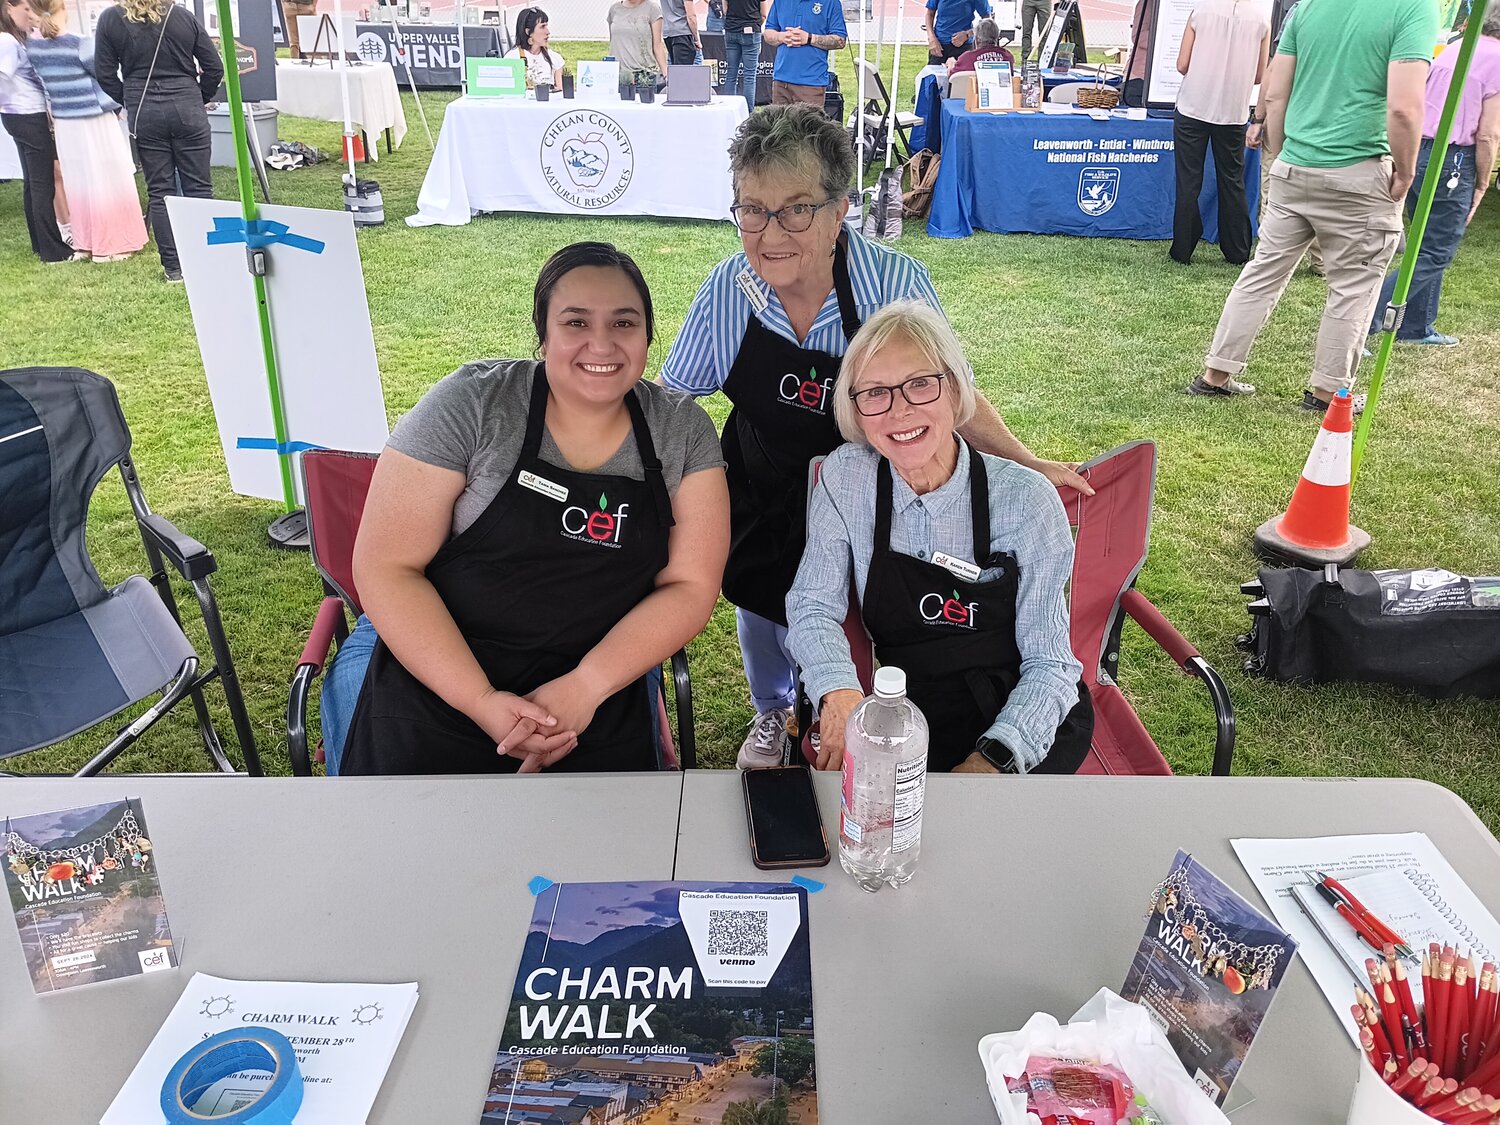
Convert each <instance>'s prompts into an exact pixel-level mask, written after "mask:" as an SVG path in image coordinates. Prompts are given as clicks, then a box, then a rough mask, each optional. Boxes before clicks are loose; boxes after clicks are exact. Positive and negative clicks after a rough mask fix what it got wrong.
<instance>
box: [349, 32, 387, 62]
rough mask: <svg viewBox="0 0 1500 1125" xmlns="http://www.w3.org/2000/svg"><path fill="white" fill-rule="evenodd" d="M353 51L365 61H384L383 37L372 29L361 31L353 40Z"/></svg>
mask: <svg viewBox="0 0 1500 1125" xmlns="http://www.w3.org/2000/svg"><path fill="white" fill-rule="evenodd" d="M354 53H355V54H357V55H358V56H359V57H360V58H362V59H363V60H364V61H365V62H373V63H381V62H385V59H386V45H385V39H384V37H383V36H380V35H377V34H375V32H373V31H361V32H360V33H359V38H358V39H356V40H355V41H354Z"/></svg>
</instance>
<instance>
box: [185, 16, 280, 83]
mask: <svg viewBox="0 0 1500 1125" xmlns="http://www.w3.org/2000/svg"><path fill="white" fill-rule="evenodd" d="M193 12H194V14H196V15H197V17H198V22H199V23H201V24H202V25H203V26H204V27H205V28H206V29H207V30H208V34H209V38H211V39H213V40H214V46H215V47H220V44H219V39H220V37H221V29H220V27H219V6H218V3H217V0H193ZM229 16H230V20H231V22H232V24H233V27H232V28H231V29H230V35H231V36H232V38H233V40H234V55H235V58H236V60H238V63H239V67H238V69H239V72H240V96H241V97H243V98H244V99H245V101H247V102H271V101H275V100H276V42H275V39H276V28H275V23H274V20H273V18H272V15H271V4H270V3H268V2H267V0H260V2H258V3H257V2H256V0H243V2H242V0H229ZM223 53H224V52H223V50H222V48H220V50H219V54H220V55H221V56H222V55H223ZM228 98H229V95H228V94H227V93H225V90H224V85H223V83H220V85H219V92H218V93H217V94H215V95H214V100H215V101H221V102H222V101H227V100H228Z"/></svg>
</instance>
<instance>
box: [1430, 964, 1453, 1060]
mask: <svg viewBox="0 0 1500 1125" xmlns="http://www.w3.org/2000/svg"><path fill="white" fill-rule="evenodd" d="M1452 979H1453V959H1452V954H1451V952H1450V951H1449V950H1447V949H1445V950H1444V951H1443V952H1442V953H1441V954H1440V955H1439V957H1438V959H1437V961H1435V962H1434V963H1433V966H1432V992H1431V995H1430V996H1429V997H1428V999H1427V1042H1428V1044H1429V1046H1430V1051H1429V1053H1430V1054H1431V1056H1432V1061H1433V1062H1435V1063H1437V1064H1438V1068H1439V1070H1440V1071H1441V1072H1442V1073H1443V1074H1447V1073H1448V982H1449V981H1450V980H1452Z"/></svg>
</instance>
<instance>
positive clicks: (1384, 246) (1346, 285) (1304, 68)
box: [1188, 0, 1439, 411]
mask: <svg viewBox="0 0 1500 1125" xmlns="http://www.w3.org/2000/svg"><path fill="white" fill-rule="evenodd" d="M1438 31H1439V20H1438V5H1437V2H1436V0H1380V2H1379V3H1372V2H1371V0H1303V2H1302V3H1301V4H1299V5H1298V6H1297V9H1296V11H1295V12H1294V13H1293V14H1292V16H1291V17H1290V19H1289V20H1288V22H1287V25H1286V27H1285V28H1284V29H1283V31H1282V36H1281V45H1280V46H1279V47H1278V49H1277V54H1276V59H1275V63H1274V64H1273V66H1272V67H1271V74H1270V78H1269V80H1268V82H1267V84H1266V88H1265V90H1264V91H1263V97H1262V99H1261V100H1262V105H1263V107H1264V108H1263V110H1262V111H1261V112H1262V113H1264V117H1262V116H1260V115H1259V114H1257V117H1256V119H1255V121H1254V123H1252V125H1251V131H1250V136H1249V138H1248V139H1249V141H1250V142H1251V143H1252V144H1253V143H1255V142H1256V141H1257V140H1258V139H1259V140H1261V143H1262V144H1263V145H1264V147H1265V149H1266V153H1265V155H1266V158H1267V159H1269V158H1270V157H1272V156H1277V159H1276V162H1275V164H1273V165H1272V167H1271V181H1272V188H1271V197H1270V201H1269V203H1268V204H1267V205H1266V210H1265V214H1264V215H1263V216H1262V219H1261V228H1260V244H1259V245H1258V246H1257V247H1256V251H1255V257H1254V258H1252V259H1251V260H1250V262H1249V263H1248V264H1247V265H1246V266H1245V268H1244V270H1243V271H1242V272H1241V273H1240V277H1239V280H1238V281H1236V282H1235V285H1234V289H1233V290H1231V291H1230V294H1229V299H1228V300H1227V301H1226V302H1225V304H1224V312H1223V315H1222V316H1221V317H1220V318H1219V327H1218V331H1217V332H1215V333H1214V340H1213V344H1212V346H1211V347H1210V348H1209V352H1208V356H1207V358H1206V359H1205V360H1204V371H1203V374H1201V375H1199V376H1198V377H1197V378H1196V379H1194V380H1193V382H1192V384H1191V385H1190V386H1189V387H1188V391H1189V392H1190V393H1192V394H1199V395H1215V396H1233V395H1246V394H1253V393H1254V391H1255V388H1254V387H1253V386H1251V385H1250V384H1249V383H1241V382H1240V381H1238V380H1237V379H1236V378H1235V376H1236V375H1239V374H1240V373H1241V372H1243V371H1244V370H1245V365H1246V360H1247V358H1248V357H1249V354H1250V346H1251V344H1253V343H1254V342H1255V337H1256V336H1257V335H1258V334H1259V332H1260V330H1261V328H1262V327H1264V326H1265V323H1266V321H1267V319H1268V318H1269V317H1270V315H1271V312H1272V310H1274V309H1275V307H1276V303H1277V301H1279V300H1280V299H1281V294H1282V292H1283V291H1284V290H1285V289H1286V285H1287V281H1288V280H1289V279H1290V278H1291V276H1292V271H1293V270H1295V269H1296V268H1297V263H1298V262H1299V261H1301V259H1302V255H1303V253H1304V252H1305V251H1306V250H1307V247H1308V244H1309V243H1311V242H1312V240H1313V238H1314V236H1316V237H1317V239H1318V241H1319V242H1320V243H1321V244H1322V247H1323V257H1324V261H1325V263H1326V268H1327V274H1328V303H1327V305H1326V306H1325V307H1324V309H1323V322H1322V325H1321V326H1320V327H1319V329H1318V343H1317V350H1316V353H1315V355H1314V359H1313V370H1312V376H1311V378H1310V380H1309V383H1310V385H1311V389H1310V390H1307V391H1304V392H1303V396H1302V405H1303V406H1304V407H1305V408H1307V409H1308V410H1319V411H1321V410H1327V409H1328V402H1329V400H1330V399H1331V398H1332V397H1333V396H1334V394H1335V393H1337V392H1338V391H1339V390H1340V389H1341V388H1346V387H1352V386H1353V385H1354V370H1355V368H1356V367H1357V366H1358V364H1359V354H1360V348H1361V347H1362V346H1363V344H1364V337H1365V332H1366V330H1367V329H1368V328H1369V325H1370V317H1371V316H1372V315H1373V313H1374V306H1375V302H1376V300H1377V299H1378V297H1379V295H1380V283H1381V281H1382V280H1383V279H1384V277H1385V270H1386V267H1387V266H1388V265H1389V264H1390V260H1391V257H1392V255H1393V254H1394V253H1395V250H1396V243H1397V241H1398V240H1399V238H1400V235H1401V201H1402V200H1403V199H1405V198H1406V192H1407V189H1408V188H1409V187H1410V186H1411V182H1412V178H1413V176H1414V175H1415V174H1416V163H1417V149H1418V147H1419V146H1420V144H1421V140H1422V121H1423V113H1424V103H1423V91H1424V87H1425V84H1426V81H1427V69H1428V66H1429V64H1430V63H1431V62H1432V53H1433V47H1434V45H1435V44H1436V42H1437V37H1438ZM1262 131H1263V134H1264V135H1263V138H1262V137H1259V136H1258V134H1260V133H1261V132H1262ZM1278 154H1279V155H1278ZM1363 398H1364V396H1363V395H1360V396H1357V397H1356V411H1358V410H1359V409H1361V408H1362V405H1363V403H1362V400H1363Z"/></svg>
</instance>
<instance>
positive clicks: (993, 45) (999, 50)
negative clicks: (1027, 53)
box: [948, 20, 1016, 74]
mask: <svg viewBox="0 0 1500 1125" xmlns="http://www.w3.org/2000/svg"><path fill="white" fill-rule="evenodd" d="M982 62H986V63H988V62H1003V63H1009V64H1010V66H1011V68H1012V69H1014V68H1015V65H1016V60H1015V58H1014V57H1013V56H1012V55H1011V53H1010V52H1009V51H1007V50H1006V49H1005V48H1004V47H1002V46H1000V25H999V24H998V23H996V22H995V21H994V20H980V21H979V26H978V27H976V28H975V29H974V49H973V50H972V51H965V52H964V53H963V54H961V55H959V56H958V58H956V59H952V60H950V61H949V63H948V72H949V73H950V74H965V73H972V72H973V71H974V70H975V69H977V68H976V66H975V64H976V63H982Z"/></svg>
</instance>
